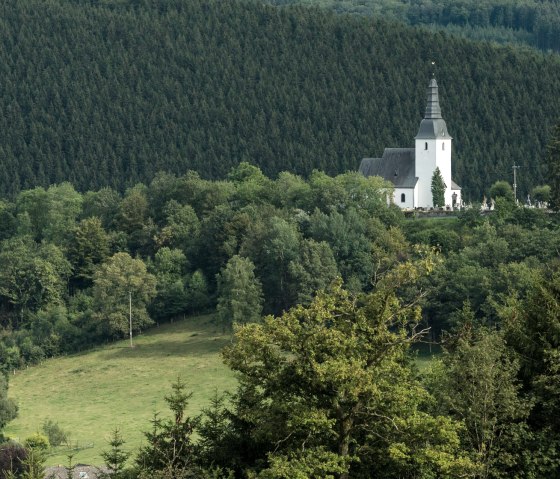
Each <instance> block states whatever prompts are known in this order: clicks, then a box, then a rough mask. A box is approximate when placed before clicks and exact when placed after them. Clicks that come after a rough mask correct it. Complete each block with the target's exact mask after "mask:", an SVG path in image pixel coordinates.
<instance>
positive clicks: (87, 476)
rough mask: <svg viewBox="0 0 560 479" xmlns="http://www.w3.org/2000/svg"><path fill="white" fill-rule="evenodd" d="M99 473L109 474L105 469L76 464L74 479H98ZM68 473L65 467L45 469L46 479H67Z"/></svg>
mask: <svg viewBox="0 0 560 479" xmlns="http://www.w3.org/2000/svg"><path fill="white" fill-rule="evenodd" d="M99 471H102V472H109V470H108V469H107V468H105V467H101V468H97V467H95V466H88V465H86V464H76V466H75V469H74V474H73V479H97V477H98V476H97V475H98V474H99ZM67 477H68V472H67V471H66V468H65V467H62V466H54V467H48V468H47V469H45V479H66V478H67Z"/></svg>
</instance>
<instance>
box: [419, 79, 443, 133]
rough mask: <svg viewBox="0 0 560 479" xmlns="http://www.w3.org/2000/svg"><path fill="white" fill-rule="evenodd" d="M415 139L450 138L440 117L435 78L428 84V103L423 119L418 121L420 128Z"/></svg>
mask: <svg viewBox="0 0 560 479" xmlns="http://www.w3.org/2000/svg"><path fill="white" fill-rule="evenodd" d="M416 138H417V139H426V140H428V139H435V138H451V137H450V136H449V133H448V132H447V126H446V124H445V120H444V119H443V118H442V117H441V108H440V106H439V92H438V84H437V82H436V79H435V78H432V79H431V80H430V84H429V85H428V104H427V105H426V112H425V113H424V119H423V120H422V121H421V122H420V129H419V130H418V134H417V135H416Z"/></svg>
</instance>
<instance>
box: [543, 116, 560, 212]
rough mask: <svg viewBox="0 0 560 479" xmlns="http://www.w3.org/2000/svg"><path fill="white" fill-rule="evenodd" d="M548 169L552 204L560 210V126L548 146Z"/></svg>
mask: <svg viewBox="0 0 560 479" xmlns="http://www.w3.org/2000/svg"><path fill="white" fill-rule="evenodd" d="M546 160H547V167H548V170H547V172H548V178H549V183H550V203H551V206H552V207H553V208H554V209H555V210H556V211H558V210H560V125H556V126H555V127H554V130H553V131H552V135H551V137H550V140H549V143H548V145H547V156H546Z"/></svg>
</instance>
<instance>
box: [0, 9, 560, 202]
mask: <svg viewBox="0 0 560 479" xmlns="http://www.w3.org/2000/svg"><path fill="white" fill-rule="evenodd" d="M1 18H2V21H1V22H2V23H1V25H2V28H1V29H0V45H1V48H0V79H1V80H0V84H1V87H0V112H1V114H0V131H1V132H2V134H1V135H0V167H1V171H2V172H3V174H2V175H1V176H0V194H14V193H15V192H17V191H18V190H20V189H21V188H29V187H33V186H36V185H47V184H52V183H58V182H61V181H63V180H70V181H71V182H72V183H73V184H74V185H76V187H78V188H79V189H81V190H86V189H97V188H99V187H101V186H106V185H109V186H113V187H115V188H119V189H123V188H125V187H127V186H130V185H133V184H135V183H136V182H138V181H144V182H147V181H149V179H150V178H151V177H152V176H153V175H154V173H155V172H156V171H158V170H167V171H172V172H175V173H184V172H185V171H186V170H187V169H194V170H197V171H199V172H200V173H201V174H202V175H203V176H205V177H211V178H219V177H223V176H224V175H225V174H226V173H227V172H228V171H229V170H230V168H231V167H232V166H234V165H236V164H238V163H239V162H240V161H241V160H247V161H250V162H253V163H256V164H258V165H259V166H260V167H261V168H262V170H263V171H264V172H265V173H266V174H268V175H274V174H275V173H277V172H279V171H282V170H290V171H292V172H295V173H298V174H307V173H309V172H310V171H311V170H312V169H314V168H318V169H322V170H325V171H326V172H328V173H330V174H333V173H337V172H342V171H345V170H356V169H357V167H358V165H359V161H360V159H361V158H362V157H364V156H376V155H380V154H381V152H382V150H383V148H384V147H386V146H391V147H395V146H399V147H406V146H409V145H411V144H412V142H413V138H414V135H415V134H416V131H417V128H418V124H419V120H420V119H421V116H422V113H423V109H424V106H425V88H426V84H427V81H428V78H429V76H430V75H431V71H430V68H431V67H430V60H432V59H435V60H436V61H437V62H438V71H437V77H438V81H439V83H440V85H441V98H442V108H443V113H444V116H445V118H446V120H447V122H448V127H449V131H450V133H451V135H453V137H454V138H455V143H454V146H455V148H456V152H457V155H456V161H455V163H454V164H455V167H456V171H455V172H454V177H455V178H456V179H457V181H458V182H459V183H460V184H461V186H463V188H464V197H466V198H469V197H471V198H473V199H478V198H479V197H481V196H482V192H483V191H484V190H486V189H487V188H488V187H489V185H490V184H491V183H492V182H493V181H495V180H497V179H506V178H509V177H510V176H511V165H512V164H513V163H517V164H521V165H526V166H529V165H530V166H534V168H531V169H527V170H525V172H524V174H523V175H520V179H519V185H520V192H521V193H524V192H526V191H527V190H529V189H530V188H531V187H532V186H534V185H535V184H537V183H540V182H542V181H543V178H544V173H543V168H542V163H541V162H542V157H543V152H544V147H545V144H546V141H547V138H548V134H549V130H550V128H551V126H552V125H553V124H554V123H555V122H556V121H557V119H558V111H560V59H558V58H557V57H556V56H546V55H542V54H538V53H527V52H525V53H520V52H516V51H515V50H512V49H509V48H493V47H490V46H489V45H487V44H475V43H469V42H467V41H463V40H457V39H453V38H450V37H447V36H445V35H443V34H440V33H437V34H432V33H428V32H425V31H418V30H414V29H411V28H409V27H404V26H400V25H397V24H390V23H385V22H382V21H378V20H371V19H368V18H358V17H351V16H336V15H334V14H329V13H327V12H322V11H319V10H315V9H311V10H310V9H304V8H299V9H298V8H290V9H277V8H274V7H271V6H263V5H257V4H253V3H249V4H247V3H241V2H237V1H235V0H234V1H232V2H218V1H215V0H192V1H188V2H185V1H183V0H171V1H168V2H165V3H164V4H162V3H161V2H157V1H153V0H144V1H141V2H140V1H132V0H123V1H121V2H119V3H114V2H104V3H97V2H95V4H94V2H89V1H87V2H86V1H82V0H74V1H70V0H51V1H49V2H44V1H42V0H41V1H39V0H16V1H13V2H3V3H2V7H1Z"/></svg>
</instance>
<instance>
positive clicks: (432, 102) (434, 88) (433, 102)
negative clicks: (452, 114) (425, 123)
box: [424, 78, 441, 120]
mask: <svg viewBox="0 0 560 479" xmlns="http://www.w3.org/2000/svg"><path fill="white" fill-rule="evenodd" d="M424 118H426V119H428V120H435V119H440V118H441V108H440V107H439V94H438V84H437V82H436V79H435V78H432V79H431V80H430V84H429V85H428V104H427V105H426V113H425V114H424Z"/></svg>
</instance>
